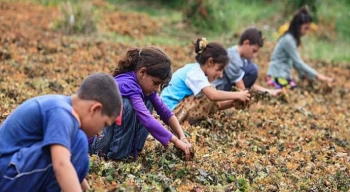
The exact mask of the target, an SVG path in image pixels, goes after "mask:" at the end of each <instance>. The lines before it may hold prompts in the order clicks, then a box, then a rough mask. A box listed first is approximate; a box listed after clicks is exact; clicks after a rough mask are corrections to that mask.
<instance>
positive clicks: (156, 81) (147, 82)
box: [138, 72, 163, 95]
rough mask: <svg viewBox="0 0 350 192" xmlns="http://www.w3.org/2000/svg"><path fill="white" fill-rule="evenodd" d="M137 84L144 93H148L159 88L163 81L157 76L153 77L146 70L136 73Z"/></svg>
mask: <svg viewBox="0 0 350 192" xmlns="http://www.w3.org/2000/svg"><path fill="white" fill-rule="evenodd" d="M138 81H139V85H140V87H141V89H142V92H143V93H144V94H145V95H150V94H152V93H154V92H156V91H158V90H159V87H160V85H161V84H162V83H163V80H161V79H160V78H159V77H153V76H151V75H148V74H147V73H146V72H144V73H139V74H138Z"/></svg>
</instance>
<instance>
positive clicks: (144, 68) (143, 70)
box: [139, 67, 146, 77]
mask: <svg viewBox="0 0 350 192" xmlns="http://www.w3.org/2000/svg"><path fill="white" fill-rule="evenodd" d="M139 74H140V76H141V77H143V76H145V75H146V67H141V68H140V69H139Z"/></svg>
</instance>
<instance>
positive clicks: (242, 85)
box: [236, 79, 245, 90]
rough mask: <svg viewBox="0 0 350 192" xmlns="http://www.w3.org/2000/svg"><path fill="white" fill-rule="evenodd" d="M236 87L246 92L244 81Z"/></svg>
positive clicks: (239, 82)
mask: <svg viewBox="0 0 350 192" xmlns="http://www.w3.org/2000/svg"><path fill="white" fill-rule="evenodd" d="M236 87H237V88H238V89H240V90H244V89H245V85H244V82H243V79H241V80H240V81H238V82H237V83H236Z"/></svg>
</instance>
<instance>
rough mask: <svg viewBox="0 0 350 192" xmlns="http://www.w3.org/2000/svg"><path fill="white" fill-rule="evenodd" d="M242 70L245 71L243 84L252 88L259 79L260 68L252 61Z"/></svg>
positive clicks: (247, 61) (246, 62)
mask: <svg viewBox="0 0 350 192" xmlns="http://www.w3.org/2000/svg"><path fill="white" fill-rule="evenodd" d="M242 70H243V71H244V73H245V74H244V76H243V82H244V86H245V87H246V88H251V87H252V86H253V85H254V83H255V81H256V80H257V79H258V74H259V70H258V66H257V65H256V64H255V63H252V62H251V61H250V60H246V61H245V63H244V65H243V67H242Z"/></svg>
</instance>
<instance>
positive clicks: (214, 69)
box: [205, 62, 225, 82]
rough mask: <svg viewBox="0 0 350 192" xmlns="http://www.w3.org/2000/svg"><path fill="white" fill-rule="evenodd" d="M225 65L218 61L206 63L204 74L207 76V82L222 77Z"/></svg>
mask: <svg viewBox="0 0 350 192" xmlns="http://www.w3.org/2000/svg"><path fill="white" fill-rule="evenodd" d="M224 69H225V65H223V64H220V63H214V62H212V63H210V64H208V67H207V70H206V72H205V74H206V75H207V77H208V80H209V82H213V81H214V80H215V79H218V78H222V75H223V72H224Z"/></svg>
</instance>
